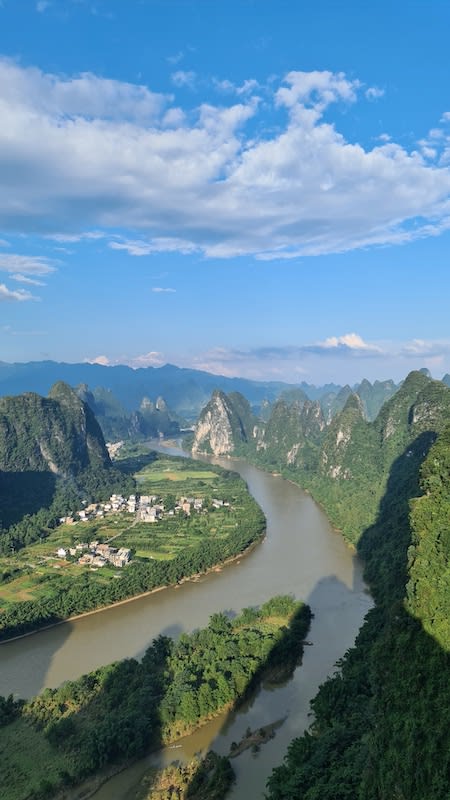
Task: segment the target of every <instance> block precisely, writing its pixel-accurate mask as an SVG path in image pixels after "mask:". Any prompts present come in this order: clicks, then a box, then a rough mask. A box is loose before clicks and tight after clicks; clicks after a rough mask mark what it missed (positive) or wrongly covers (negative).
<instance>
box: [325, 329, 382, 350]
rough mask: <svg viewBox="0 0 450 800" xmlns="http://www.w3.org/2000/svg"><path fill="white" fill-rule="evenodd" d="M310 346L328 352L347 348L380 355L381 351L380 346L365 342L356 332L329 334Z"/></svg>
mask: <svg viewBox="0 0 450 800" xmlns="http://www.w3.org/2000/svg"><path fill="white" fill-rule="evenodd" d="M311 347H312V348H315V349H316V350H317V352H319V351H320V350H323V351H328V352H330V351H333V350H348V351H349V352H352V353H362V354H363V355H368V354H369V353H373V354H377V355H380V354H382V353H383V351H382V349H381V348H380V347H378V346H377V345H374V344H369V343H368V342H365V341H364V339H362V337H361V336H359V334H358V333H345V334H344V335H343V336H330V337H329V338H328V339H325V341H323V342H319V343H318V344H316V345H312V346H311Z"/></svg>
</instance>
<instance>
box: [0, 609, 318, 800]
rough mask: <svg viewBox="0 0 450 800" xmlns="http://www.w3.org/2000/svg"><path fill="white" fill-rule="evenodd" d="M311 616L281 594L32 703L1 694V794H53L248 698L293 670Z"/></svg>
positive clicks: (25, 797)
mask: <svg viewBox="0 0 450 800" xmlns="http://www.w3.org/2000/svg"><path fill="white" fill-rule="evenodd" d="M309 621H310V610H309V608H308V606H305V605H303V604H302V603H299V602H296V601H295V600H294V599H293V598H291V597H289V596H277V597H274V598H272V599H271V600H268V601H267V602H266V603H265V604H264V605H263V606H262V607H261V608H259V609H256V608H247V609H244V610H243V612H242V613H241V615H240V616H238V617H235V618H234V619H229V618H228V616H226V615H225V614H223V613H218V614H213V615H212V617H211V619H210V623H209V625H208V627H207V628H205V629H203V630H197V631H194V632H193V633H192V634H187V633H182V634H181V636H180V638H179V640H178V642H174V641H173V640H172V639H169V638H168V637H166V636H159V637H158V638H157V639H156V640H155V641H154V642H153V645H152V646H151V647H150V648H149V649H148V650H147V652H146V653H145V655H144V657H143V659H142V661H140V662H138V661H136V660H135V659H125V660H124V661H120V662H118V663H115V664H110V665H108V666H105V667H101V668H100V669H97V670H95V671H94V672H91V673H89V674H88V675H84V676H82V677H81V678H79V679H78V680H75V681H67V682H66V683H64V684H63V685H62V686H61V687H60V688H59V689H46V690H45V691H44V692H43V693H42V694H41V695H38V696H37V697H34V698H32V699H31V700H29V701H27V702H24V701H14V700H13V698H12V697H10V698H7V699H4V698H0V744H1V748H2V754H3V758H2V760H1V763H0V783H1V786H2V797H3V798H4V800H30V798H35V800H41V799H42V800H44V798H50V797H54V796H55V792H56V790H57V789H62V788H63V787H69V786H72V785H73V784H75V783H77V782H79V781H80V780H82V779H83V778H85V777H86V776H87V775H90V774H92V773H93V772H95V771H97V770H100V769H102V768H104V767H105V765H107V764H111V763H113V764H116V765H117V764H124V763H127V762H128V763H130V761H132V760H134V759H136V758H139V757H142V756H144V754H145V753H147V752H148V750H149V749H157V748H158V747H161V745H163V744H167V743H169V742H173V741H175V740H177V739H178V738H179V737H180V736H183V735H184V734H186V733H188V732H189V731H192V730H194V729H195V728H197V727H198V726H199V725H201V724H202V723H204V722H206V721H207V720H208V719H211V718H212V717H214V716H215V715H216V714H218V713H219V712H221V711H223V710H225V709H226V708H231V707H232V706H233V704H235V703H236V702H237V701H239V700H243V699H244V698H245V696H246V694H247V692H249V690H251V689H252V688H253V687H255V685H256V683H257V682H258V681H259V680H261V678H262V677H263V676H264V674H267V670H268V669H271V668H274V667H278V668H280V666H281V667H282V669H283V670H286V668H287V673H289V671H290V670H293V669H294V667H295V666H296V664H297V663H298V661H299V658H300V657H301V654H302V650H303V643H304V637H305V635H306V632H307V630H308V627H309ZM80 796H82V795H81V794H80Z"/></svg>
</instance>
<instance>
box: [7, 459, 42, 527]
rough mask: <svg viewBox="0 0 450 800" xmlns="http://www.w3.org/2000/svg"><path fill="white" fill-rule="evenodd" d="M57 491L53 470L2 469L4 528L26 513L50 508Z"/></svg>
mask: <svg viewBox="0 0 450 800" xmlns="http://www.w3.org/2000/svg"><path fill="white" fill-rule="evenodd" d="M55 492H56V475H54V473H53V472H35V471H28V472H2V471H0V509H1V510H0V522H1V524H2V525H3V527H4V528H7V527H9V526H10V525H15V524H16V523H17V522H20V521H21V520H22V519H23V517H24V516H25V515H26V514H35V513H36V512H37V511H39V510H40V509H41V508H49V507H50V505H51V503H52V500H53V498H54V496H55Z"/></svg>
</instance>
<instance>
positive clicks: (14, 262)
mask: <svg viewBox="0 0 450 800" xmlns="http://www.w3.org/2000/svg"><path fill="white" fill-rule="evenodd" d="M54 263H55V262H54V261H51V260H50V259H48V258H45V257H44V256H21V255H17V254H16V253H11V254H10V253H0V272H9V273H10V274H19V275H39V276H40V275H49V274H50V273H51V272H54V271H55V267H54V266H53V264H54Z"/></svg>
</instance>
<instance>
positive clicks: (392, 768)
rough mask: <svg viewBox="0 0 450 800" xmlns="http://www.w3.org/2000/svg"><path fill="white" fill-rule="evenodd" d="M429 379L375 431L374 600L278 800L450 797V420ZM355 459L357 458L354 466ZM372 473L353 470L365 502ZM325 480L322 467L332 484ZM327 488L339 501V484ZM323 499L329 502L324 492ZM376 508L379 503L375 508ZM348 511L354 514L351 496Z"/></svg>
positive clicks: (363, 547) (370, 559)
mask: <svg viewBox="0 0 450 800" xmlns="http://www.w3.org/2000/svg"><path fill="white" fill-rule="evenodd" d="M422 378H423V376H421V378H418V377H417V375H414V376H412V378H411V380H410V381H409V389H408V387H406V390H408V391H406V390H405V392H404V394H403V397H401V398H400V402H399V404H398V405H395V406H393V407H392V406H391V407H390V408H387V407H386V409H385V410H384V412H382V419H381V420H379V422H378V425H377V427H376V431H377V433H378V434H379V433H380V432H383V431H384V433H385V434H386V433H387V432H388V433H389V436H388V437H387V438H388V439H389V438H390V437H391V436H392V437H393V438H392V440H391V441H390V442H388V443H386V440H385V442H384V447H383V444H382V442H383V440H382V439H380V438H378V440H375V441H378V453H379V461H378V464H379V466H378V470H379V472H378V474H379V475H384V474H385V475H386V476H387V479H386V484H385V488H384V494H383V496H382V498H381V501H380V503H379V508H378V512H377V514H376V517H375V520H374V522H373V524H371V525H368V526H367V527H366V528H365V529H363V530H362V531H361V536H360V538H359V543H358V550H359V552H360V553H361V554H362V555H363V557H364V559H365V563H366V575H367V578H368V580H369V582H370V586H371V590H372V592H373V594H374V596H375V599H376V601H377V605H376V607H375V608H374V609H373V610H372V611H371V612H370V613H369V615H368V617H367V621H366V623H365V624H364V626H363V627H362V629H361V631H360V634H359V636H358V639H357V642H356V646H355V647H354V648H353V649H352V650H350V651H349V653H348V654H347V655H346V657H345V658H344V659H343V661H342V663H341V665H340V667H341V669H340V671H339V672H338V673H337V674H336V675H335V676H334V677H333V678H331V679H330V680H328V681H327V682H326V683H325V684H324V685H323V686H322V688H321V689H320V691H319V694H318V695H317V697H316V698H315V700H314V701H313V710H314V713H315V721H314V723H313V726H312V729H311V731H310V733H308V734H306V735H304V736H302V737H301V738H300V739H297V740H294V741H293V742H292V744H291V746H290V748H289V752H288V755H287V757H286V759H285V763H284V764H283V765H282V766H280V767H279V768H278V769H276V770H275V771H274V773H273V774H272V776H271V778H270V780H269V798H270V800H288V798H292V797H299V798H300V797H301V798H302V800H317V799H318V798H320V800H349V799H350V798H351V799H352V800H353V798H358V800H392V798H396V800H447V798H448V797H449V794H450V755H449V754H450V682H449V680H448V678H449V669H450V657H449V650H450V635H449V598H450V594H449V579H448V567H449V560H450V539H449V536H448V531H449V511H450V470H449V468H450V428H449V427H445V428H444V430H442V429H443V427H444V425H445V422H446V421H447V420H448V419H449V413H448V405H447V402H448V400H447V396H446V395H445V394H443V393H442V391H441V388H440V386H436V385H434V382H432V385H431V387H430V386H428V385H424V384H423V382H422ZM413 387H415V389H416V390H417V397H416V400H415V402H414V403H413V405H412V406H411V405H409V399H410V396H409V392H410V390H411V389H412V388H413ZM405 421H406V422H407V424H406V425H405ZM358 424H360V423H357V425H358ZM440 430H442V433H441V434H440V435H439V436H438V438H437V439H436V436H437V434H438V431H440ZM434 440H436V441H435V443H434V444H433V441H434ZM369 442H370V444H371V447H374V445H373V442H372V441H371V440H370V439H369ZM399 451H400V452H399ZM373 452H374V453H375V452H377V449H375V450H373ZM389 462H391V463H390V469H389ZM367 463H369V461H367ZM420 464H422V466H420ZM354 466H356V465H354V462H352V460H351V459H350V458H349V460H348V468H349V469H351V468H352V467H353V468H354ZM366 477H367V473H364V472H361V473H359V472H355V473H354V475H353V478H352V481H353V482H354V483H355V484H356V488H357V489H358V492H357V493H356V494H355V495H354V496H355V497H357V498H359V502H361V503H362V502H363V501H369V499H370V497H371V492H370V483H368V482H367V483H366V482H365V480H364V479H365V478H366ZM361 478H362V479H363V480H361ZM328 480H329V481H330V483H331V478H328ZM325 484H326V479H325V478H323V479H322V483H321V486H322V489H323V490H324V488H325ZM348 497H349V496H348V495H347V498H348ZM330 498H331V502H330V510H331V511H332V510H334V509H336V507H337V506H336V502H337V500H336V495H334V494H333V493H331V494H330ZM322 502H323V503H324V506H325V509H326V510H328V505H327V496H326V493H325V492H324V494H322ZM348 508H349V511H350V513H349V529H348V532H347V533H348V535H349V536H350V537H352V538H354V534H355V530H356V528H355V520H354V515H353V514H352V501H351V500H348ZM372 511H373V502H371V503H370V505H369V506H368V507H367V509H366V512H365V513H366V515H367V518H368V519H369V518H370V517H371V515H372ZM340 515H341V516H340V518H341V520H342V521H343V522H344V523H345V511H344V508H343V507H341V508H340ZM363 516H364V515H363V513H362V512H361V513H360V514H359V518H360V519H363Z"/></svg>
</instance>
